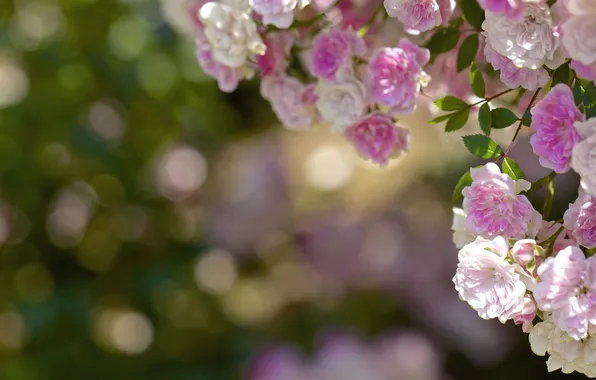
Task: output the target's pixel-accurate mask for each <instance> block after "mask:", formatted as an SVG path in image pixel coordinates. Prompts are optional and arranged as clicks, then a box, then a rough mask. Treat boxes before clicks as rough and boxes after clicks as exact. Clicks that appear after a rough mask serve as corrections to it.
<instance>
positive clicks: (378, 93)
mask: <svg viewBox="0 0 596 380" xmlns="http://www.w3.org/2000/svg"><path fill="white" fill-rule="evenodd" d="M429 59H430V53H429V51H428V50H427V49H421V48H419V47H417V46H416V45H414V44H412V43H411V42H410V41H408V40H406V39H402V41H400V44H399V47H397V48H381V49H378V50H377V51H375V52H374V53H373V56H372V57H371V59H370V61H369V64H368V67H367V74H366V79H365V82H366V85H367V88H368V90H369V96H370V99H371V101H373V102H378V103H380V104H382V105H385V106H388V107H390V112H391V114H392V115H395V116H401V115H407V114H411V113H412V112H414V110H415V108H416V97H417V96H418V94H419V93H420V87H421V84H420V78H421V76H423V75H424V73H423V72H422V69H421V66H422V65H424V64H426V63H428V61H429Z"/></svg>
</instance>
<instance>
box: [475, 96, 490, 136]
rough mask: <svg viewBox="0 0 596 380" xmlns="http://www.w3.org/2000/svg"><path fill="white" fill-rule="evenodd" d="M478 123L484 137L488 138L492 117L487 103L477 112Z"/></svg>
mask: <svg viewBox="0 0 596 380" xmlns="http://www.w3.org/2000/svg"><path fill="white" fill-rule="evenodd" d="M478 123H479V124H480V129H481V130H482V132H484V134H485V135H487V136H490V130H491V124H492V117H491V112H490V107H489V105H488V103H484V104H483V105H482V106H481V107H480V111H478Z"/></svg>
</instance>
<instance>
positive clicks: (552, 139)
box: [530, 83, 583, 173]
mask: <svg viewBox="0 0 596 380" xmlns="http://www.w3.org/2000/svg"><path fill="white" fill-rule="evenodd" d="M531 113H532V123H531V125H530V127H531V128H532V129H533V130H534V131H536V133H534V134H533V135H532V137H531V138H530V144H531V145H532V149H533V150H534V153H535V154H536V155H537V156H538V157H540V164H541V165H542V166H544V167H545V168H549V169H553V170H554V171H556V172H557V173H565V172H566V171H567V170H569V167H570V164H571V153H572V151H573V147H574V146H575V145H576V144H577V143H578V142H579V140H580V136H579V134H578V132H577V130H576V129H575V127H574V126H573V124H574V123H575V121H578V120H581V119H582V118H583V115H582V113H581V112H580V111H579V109H578V108H577V107H576V106H575V102H574V100H573V93H572V92H571V89H570V88H569V87H567V86H566V85H565V84H563V83H559V84H558V85H556V86H555V87H553V88H552V89H551V90H550V92H549V93H548V94H546V96H545V97H544V98H543V99H542V100H540V101H539V102H538V103H537V104H536V106H534V107H533V108H532V110H531Z"/></svg>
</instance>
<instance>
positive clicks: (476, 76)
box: [470, 65, 486, 98]
mask: <svg viewBox="0 0 596 380" xmlns="http://www.w3.org/2000/svg"><path fill="white" fill-rule="evenodd" d="M470 84H471V85H472V91H473V92H474V95H476V96H477V97H479V98H484V94H485V91H486V89H485V88H486V86H485V85H484V77H483V76H482V73H481V72H480V70H478V67H476V65H472V67H471V68H470Z"/></svg>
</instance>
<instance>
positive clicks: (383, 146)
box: [344, 112, 410, 166]
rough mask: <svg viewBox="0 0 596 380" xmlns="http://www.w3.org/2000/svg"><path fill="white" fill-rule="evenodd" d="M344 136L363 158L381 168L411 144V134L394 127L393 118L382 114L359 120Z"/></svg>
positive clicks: (374, 114) (377, 113)
mask: <svg viewBox="0 0 596 380" xmlns="http://www.w3.org/2000/svg"><path fill="white" fill-rule="evenodd" d="M344 134H345V136H346V138H347V139H348V141H350V142H351V143H352V144H353V145H354V147H355V148H356V150H357V151H358V153H359V154H360V155H361V156H363V157H364V158H365V159H369V160H371V161H372V162H374V163H376V164H379V165H380V166H384V165H387V163H388V162H389V160H390V159H391V158H396V157H398V156H399V155H400V154H401V152H402V151H407V149H408V145H409V143H410V132H409V131H408V130H407V129H404V128H401V127H398V126H396V125H394V123H393V120H391V117H389V116H388V115H386V114H383V113H380V112H376V113H373V114H370V115H367V116H365V117H363V118H362V119H360V120H358V121H357V122H356V123H355V124H352V125H351V126H349V127H348V128H347V129H346V130H345V132H344Z"/></svg>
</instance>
